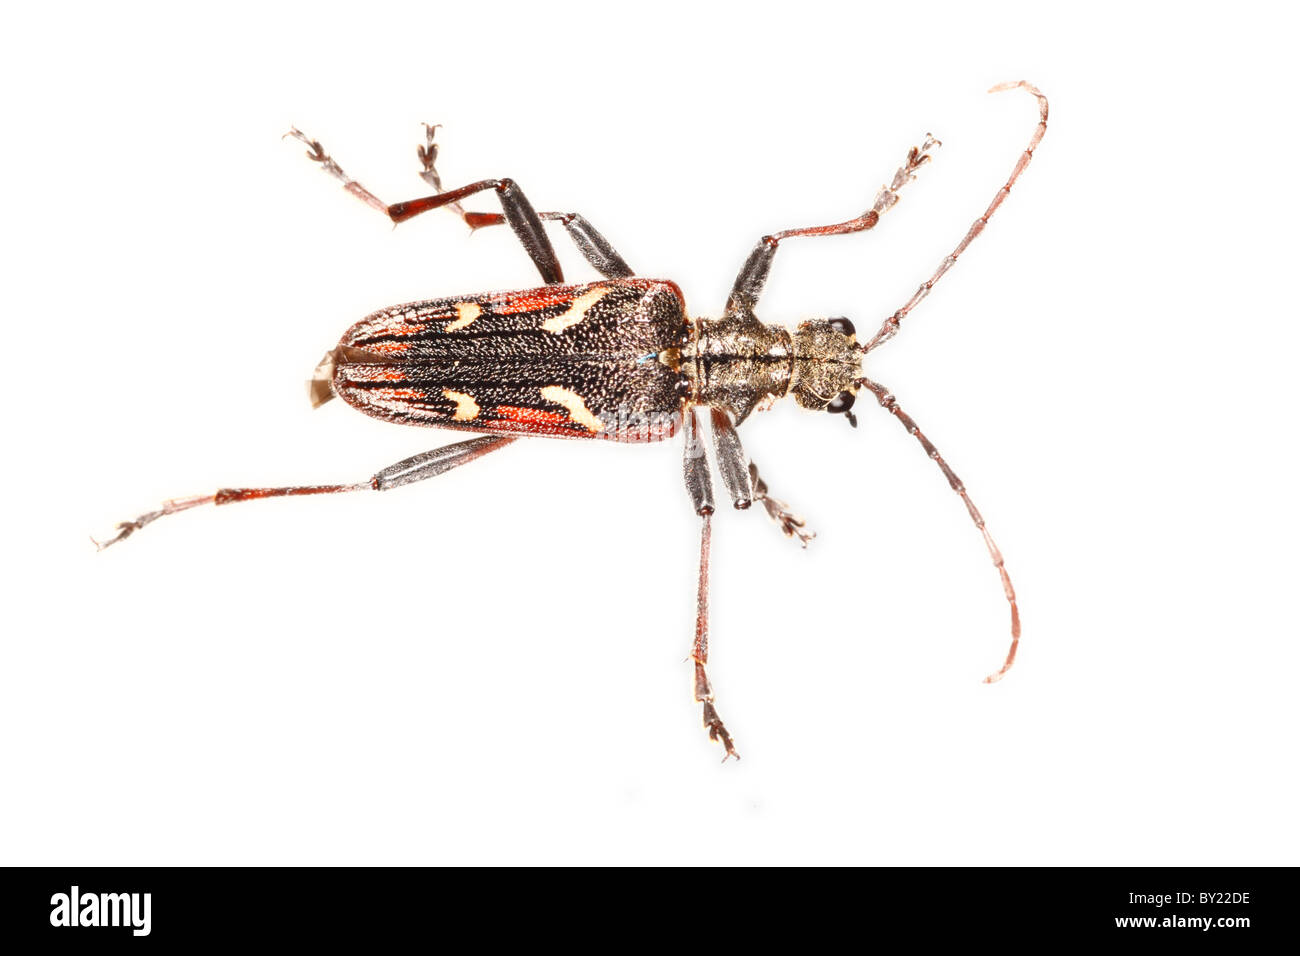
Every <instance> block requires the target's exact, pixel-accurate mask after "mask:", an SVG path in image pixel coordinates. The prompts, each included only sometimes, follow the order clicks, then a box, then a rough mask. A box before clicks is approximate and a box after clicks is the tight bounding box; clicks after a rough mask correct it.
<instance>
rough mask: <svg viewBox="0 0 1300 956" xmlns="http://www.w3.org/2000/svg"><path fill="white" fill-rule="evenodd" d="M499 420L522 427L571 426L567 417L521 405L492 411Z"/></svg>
mask: <svg viewBox="0 0 1300 956" xmlns="http://www.w3.org/2000/svg"><path fill="white" fill-rule="evenodd" d="M492 414H494V415H495V416H496V417H497V418H498V419H499V420H502V421H508V422H518V423H519V424H520V425H571V424H572V423H571V422H570V421H569V417H568V416H567V415H559V414H557V413H555V412H548V411H546V410H545V409H542V408H524V407H523V406H521V405H498V406H497V407H496V408H494V409H492Z"/></svg>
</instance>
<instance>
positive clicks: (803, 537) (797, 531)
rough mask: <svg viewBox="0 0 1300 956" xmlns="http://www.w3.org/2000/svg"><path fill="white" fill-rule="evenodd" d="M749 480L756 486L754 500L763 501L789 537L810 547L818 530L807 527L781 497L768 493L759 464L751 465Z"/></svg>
mask: <svg viewBox="0 0 1300 956" xmlns="http://www.w3.org/2000/svg"><path fill="white" fill-rule="evenodd" d="M749 480H750V484H751V485H752V486H753V488H754V500H755V501H757V502H759V503H761V504H762V505H763V507H764V509H766V511H767V516H768V517H769V518H771V519H772V520H773V521H774V522H776V524H777V525H778V526H779V527H780V529H781V533H782V534H784V535H785V536H786V537H787V538H798V539H799V545H800V547H804V548H806V547H808V542H809V541H811V540H812V539H813V538H815V537H817V532H816V531H808V530H806V529H805V527H804V526H805V524H806V522H805V521H804V520H803V518H801V517H800V516H799V515H797V514H795V513H794V512H793V511H791V510H790V506H789V505H788V504H786V503H785V502H784V501H782V500H781V499H780V498H773V497H772V496H771V495H769V494H768V493H767V482H765V481H764V480H763V479H762V478H760V477H759V476H758V466H757V465H755V464H754V463H753V462H750V465H749Z"/></svg>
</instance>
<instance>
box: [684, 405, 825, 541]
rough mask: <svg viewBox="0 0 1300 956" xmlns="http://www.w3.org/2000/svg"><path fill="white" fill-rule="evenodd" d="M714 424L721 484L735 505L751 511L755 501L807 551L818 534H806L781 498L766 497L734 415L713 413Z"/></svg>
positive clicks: (800, 519) (719, 411)
mask: <svg viewBox="0 0 1300 956" xmlns="http://www.w3.org/2000/svg"><path fill="white" fill-rule="evenodd" d="M710 417H711V419H712V423H713V450H714V451H715V452H716V453H717V455H718V471H719V472H720V473H721V475H722V483H723V484H724V485H726V486H727V493H728V494H730V495H731V501H732V504H734V505H735V506H736V507H737V508H740V509H744V508H748V507H749V506H750V505H751V504H753V503H754V502H755V501H757V502H760V503H761V504H762V505H763V508H764V509H765V510H766V511H767V515H768V517H769V518H771V519H772V520H773V521H775V522H776V523H777V525H779V526H780V528H781V531H782V533H783V534H785V536H786V537H787V538H798V539H799V544H800V545H802V546H803V547H805V548H806V547H808V542H809V541H811V540H812V539H813V538H815V537H817V535H816V533H815V532H812V531H805V530H804V520H803V518H801V517H799V516H798V515H796V514H795V513H794V512H793V511H791V510H790V506H789V505H787V504H786V503H785V502H784V501H781V500H780V499H779V498H773V497H771V496H769V495H768V493H767V484H766V482H764V481H763V479H762V478H760V477H758V468H756V467H755V466H754V464H753V463H752V462H750V460H749V456H747V455H746V454H745V449H744V448H743V447H741V444H740V436H739V435H737V434H736V426H735V425H734V424H733V423H732V421H731V415H730V414H728V413H727V412H725V411H723V410H722V409H720V408H714V409H710Z"/></svg>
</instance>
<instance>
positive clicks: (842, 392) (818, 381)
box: [790, 318, 863, 427]
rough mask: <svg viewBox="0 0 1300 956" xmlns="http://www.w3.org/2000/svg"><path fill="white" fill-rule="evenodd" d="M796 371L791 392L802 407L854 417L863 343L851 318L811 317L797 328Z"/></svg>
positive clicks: (854, 420)
mask: <svg viewBox="0 0 1300 956" xmlns="http://www.w3.org/2000/svg"><path fill="white" fill-rule="evenodd" d="M793 339H794V372H793V375H792V376H791V382H790V393H791V394H792V395H794V399H795V401H796V402H798V403H799V405H800V406H801V407H803V408H809V409H812V410H814V411H827V412H830V413H831V414H832V415H845V416H847V417H848V419H849V424H850V425H853V426H855V427H856V426H857V424H858V423H857V419H856V418H854V417H853V411H852V409H853V400H854V399H855V398H856V397H857V394H858V377H859V375H860V374H861V366H862V354H863V350H862V347H861V346H859V345H858V337H857V334H856V332H855V331H854V329H853V323H852V322H850V321H849V320H848V319H844V318H838V319H809V320H808V321H806V322H802V323H800V325H799V327H798V328H797V329H795V331H794V336H793Z"/></svg>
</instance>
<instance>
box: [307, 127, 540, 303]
mask: <svg viewBox="0 0 1300 956" xmlns="http://www.w3.org/2000/svg"><path fill="white" fill-rule="evenodd" d="M284 135H285V136H292V137H293V138H294V139H296V140H298V141H299V142H300V143H303V144H304V145H306V146H307V150H308V151H307V158H308V159H310V160H311V161H312V162H315V163H319V164H320V166H321V168H322V169H324V170H325V172H327V173H329V174H330V175H331V176H333V177H334V178H335V179H337V180H339V181H340V182H342V183H343V188H344V189H346V190H347V191H348V192H350V193H351V194H352V195H354V196H356V197H357V198H358V199H360V200H361V201H362V202H363V203H365V204H366V205H367V206H369V207H370V208H371V209H376V210H378V211H379V212H382V213H383V214H384V215H386V216H387V217H388V218H389V219H391V220H392V221H393V222H405V221H406V220H408V219H411V218H413V217H415V216H418V215H420V214H421V213H425V212H429V211H431V210H434V209H442V208H443V207H447V206H457V205H458V204H459V203H460V200H462V199H464V198H466V197H467V196H472V195H474V194H475V193H481V192H486V191H487V190H489V189H491V190H494V191H495V192H496V194H497V199H498V200H500V202H501V210H502V212H503V213H504V214H505V221H506V222H507V223H509V225H510V228H511V229H513V230H514V232H515V235H516V236H518V237H519V241H520V243H521V244H522V245H523V247H524V251H525V252H527V253H528V257H529V258H530V259H532V261H533V265H534V266H536V267H537V271H538V272H539V273H541V276H542V280H543V281H544V282H546V283H547V284H548V285H553V284H555V283H558V282H563V281H564V273H563V272H562V271H561V270H560V260H559V259H558V258H556V255H555V247H554V246H552V245H551V240H550V239H548V238H547V237H546V230H545V229H544V228H543V227H542V220H541V219H540V218H538V216H537V213H536V211H535V210H534V209H533V207H532V204H531V203H530V202H529V201H528V197H527V196H525V195H524V192H523V190H522V189H520V188H519V185H518V184H517V183H516V182H515V181H514V180H513V179H483V180H480V181H479V182H476V183H470V184H469V185H468V186H461V187H460V188H459V189H453V190H451V191H449V192H439V194H438V195H436V196H424V197H421V198H419V199H411V200H408V201H406V202H398V203H392V204H388V203H385V202H384V201H383V200H382V199H380V198H379V197H378V196H376V195H375V194H374V193H372V192H371V191H370V190H368V189H366V187H364V186H362V185H361V184H360V183H359V182H357V181H356V180H355V179H353V178H352V177H351V176H349V175H348V174H347V173H345V172H344V171H343V168H342V167H341V166H339V164H338V163H337V162H335V161H334V159H333V157H331V156H330V155H329V154H328V153H327V152H325V147H323V146H321V144H320V142H319V141H318V140H314V139H311V138H310V137H308V136H307V134H306V133H304V132H302V131H301V130H299V129H297V128H293V129H290V130H289V132H287V133H285V134H284ZM431 178H433V179H437V173H436V172H432V171H431ZM435 188H436V187H435ZM461 214H462V215H464V212H463V210H462V213H461Z"/></svg>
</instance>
